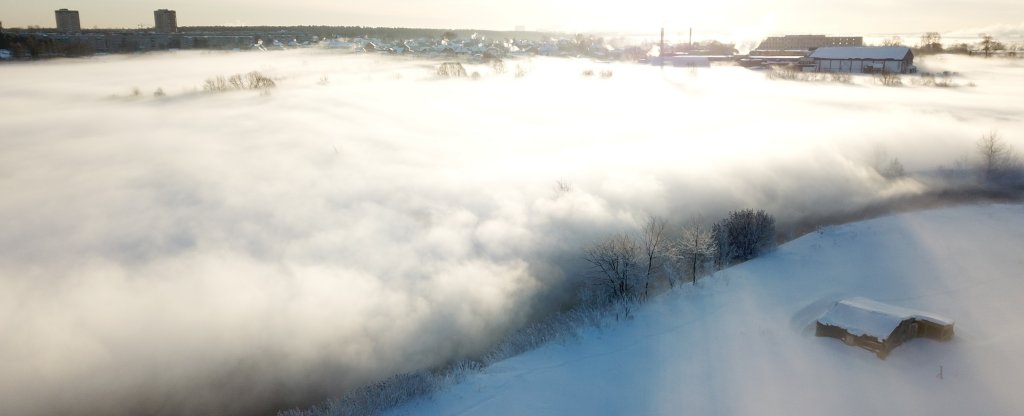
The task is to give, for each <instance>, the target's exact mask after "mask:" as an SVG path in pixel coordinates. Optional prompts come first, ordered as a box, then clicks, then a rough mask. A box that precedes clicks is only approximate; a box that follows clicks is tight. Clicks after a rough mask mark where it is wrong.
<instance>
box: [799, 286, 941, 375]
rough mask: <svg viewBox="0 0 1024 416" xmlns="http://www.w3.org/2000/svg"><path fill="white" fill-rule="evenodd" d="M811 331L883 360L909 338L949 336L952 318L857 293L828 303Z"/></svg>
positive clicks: (939, 338) (937, 338)
mask: <svg viewBox="0 0 1024 416" xmlns="http://www.w3.org/2000/svg"><path fill="white" fill-rule="evenodd" d="M815 335H817V336H819V337H832V338H837V339H840V340H842V341H843V342H845V343H846V344H847V345H852V346H857V347H861V348H864V349H866V350H868V351H871V352H874V353H875V354H876V355H878V358H881V359H883V360H884V359H885V357H886V356H888V355H889V352H891V351H892V349H893V348H896V347H898V346H899V345H900V344H902V343H904V342H906V341H907V340H909V339H911V338H916V337H924V338H931V339H935V340H939V341H946V340H948V339H951V338H953V320H951V319H948V318H944V317H941V316H938V315H935V314H932V313H927V312H922V311H916V310H913V309H907V308H902V307H899V306H893V305H888V304H884V303H881V302H876V301H873V300H870V299H865V298H859V297H858V298H850V299H844V300H840V301H838V302H836V303H835V304H834V305H832V308H830V309H829V310H828V312H825V314H824V315H822V316H821V318H818V321H817V328H816V330H815Z"/></svg>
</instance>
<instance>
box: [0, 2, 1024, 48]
mask: <svg viewBox="0 0 1024 416" xmlns="http://www.w3.org/2000/svg"><path fill="white" fill-rule="evenodd" d="M830 6H831V5H830ZM61 8H68V9H72V10H78V11H79V12H80V15H81V25H82V28H83V29H91V28H94V27H98V28H130V29H134V28H139V27H152V26H153V11H154V10H157V9H171V10H175V11H177V14H178V25H179V26H247V25H252V26H257V25H273V26H293V25H330V26H385V27H424V28H453V29H486V30H513V29H514V28H516V27H525V28H526V29H527V30H557V31H614V32H628V33H651V32H656V31H657V30H658V29H659V28H660V27H662V26H664V27H666V29H667V30H669V31H670V32H679V31H683V30H685V29H686V28H689V27H694V28H695V30H696V31H697V33H699V34H704V35H707V34H709V33H710V34H715V35H731V36H733V37H743V36H744V35H747V37H759V36H764V35H768V34H780V33H829V34H865V35H871V34H881V33H917V32H925V31H937V32H940V33H950V32H964V33H970V32H972V31H974V32H977V31H992V32H1000V31H1001V32H1004V33H1006V34H1009V36H1011V37H1020V38H1022V39H1024V3H1022V2H1020V1H1019V0H981V1H969V0H939V1H935V0H931V1H925V0H906V1H902V2H898V3H893V2H889V1H887V0H886V1H883V0H862V1H860V2H858V3H856V6H855V7H854V6H851V5H835V6H831V7H823V6H822V4H821V3H820V2H817V1H812V0H778V1H773V2H759V1H756V0H738V1H718V2H696V1H691V2H680V1H664V0H634V1H631V2H622V3H621V5H618V6H616V5H609V4H607V3H601V2H590V1H583V0H519V1H516V2H499V3H498V4H495V2H482V1H466V0H434V1H431V2H422V1H413V0H376V1H373V2H338V1H333V0H292V1H289V2H281V1H276V0H275V1H267V0H219V1H216V2H210V1H208V0H141V1H139V0H88V1H86V0H35V1H32V2H25V1H23V0H0V21H2V22H3V25H4V26H5V27H27V26H39V27H54V26H55V21H54V10H57V9H61ZM1011 40H1012V39H1011Z"/></svg>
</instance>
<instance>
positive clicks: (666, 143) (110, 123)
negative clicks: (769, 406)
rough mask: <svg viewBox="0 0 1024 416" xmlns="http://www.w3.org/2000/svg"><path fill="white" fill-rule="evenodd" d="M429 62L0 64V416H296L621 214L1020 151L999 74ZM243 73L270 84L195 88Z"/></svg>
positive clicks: (901, 189) (433, 360)
mask: <svg viewBox="0 0 1024 416" xmlns="http://www.w3.org/2000/svg"><path fill="white" fill-rule="evenodd" d="M438 63H439V62H427V61H417V60H410V59H403V58H392V57H386V56H380V55H344V54H337V53H333V52H331V51H322V50H305V51H285V52H272V53H206V52H195V53H192V52H175V53H165V54H148V55H141V56H108V57H97V58H91V59H80V60H52V61H44V62H35V63H13V64H3V65H0V195H2V198H0V218H2V219H3V226H2V227H0V375H2V376H0V414H21V415H44V414H71V415H75V414H114V415H117V414H123V415H128V414H168V415H176V414H213V413H216V414H229V415H230V414H242V413H253V412H272V411H273V410H274V409H278V408H280V407H283V406H292V405H298V404H306V403H310V402H311V401H316V400H319V399H323V398H326V397H327V396H329V395H331V394H336V393H338V392H339V391H341V390H342V389H344V388H346V387H350V386H352V385H355V384H359V383H363V382H366V381H368V380H372V379H375V378H377V377H381V376H386V375H389V374H393V373H396V372H401V371H409V370H413V369H417V368H421V367H424V366H430V365H436V364H438V363H441V362H444V361H445V360H447V359H450V358H452V357H457V356H465V355H469V354H474V353H479V352H480V351H481V350H483V349H485V348H487V346H488V345H489V344H490V343H491V342H493V341H494V340H495V338H496V337H497V336H500V335H501V334H502V333H504V332H505V331H507V330H509V329H511V328H514V327H516V326H518V325H521V324H523V323H524V322H525V321H526V320H528V319H531V318H533V317H535V314H536V313H538V312H539V313H542V312H545V311H549V310H550V309H551V308H555V307H557V306H558V305H560V304H562V302H565V301H566V300H570V299H572V298H573V293H572V291H573V290H574V289H573V282H574V279H576V278H578V277H579V275H580V268H579V257H580V253H581V250H582V249H583V248H584V247H585V246H586V245H587V244H589V243H590V242H592V241H594V240H595V239H597V238H599V237H601V236H604V235H607V234H609V233H612V232H615V231H621V230H627V229H632V228H633V227H635V226H636V225H637V223H639V222H641V221H642V220H643V219H644V217H646V216H647V215H659V216H663V217H666V218H668V219H669V220H670V221H673V222H677V223H681V222H683V221H685V220H686V219H688V218H689V217H690V216H691V215H694V214H698V213H700V214H703V215H704V216H705V217H709V218H710V219H715V218H717V217H719V216H721V215H722V214H723V213H725V212H726V211H727V210H731V209H739V208H747V207H750V208H764V209H766V210H768V211H769V212H771V213H774V214H775V215H776V216H777V217H778V218H779V220H780V221H781V222H783V223H785V222H787V221H796V220H799V219H801V218H804V217H806V216H813V215H819V216H828V215H839V214H843V213H846V212H850V211H856V210H858V209H860V208H862V207H863V206H865V205H867V204H873V203H878V202H879V201H883V200H885V199H886V198H890V197H897V196H906V195H913V194H915V193H920V192H924V191H925V190H926V188H927V186H928V185H926V184H925V183H924V182H921V181H919V180H918V179H914V178H913V177H912V178H910V179H904V180H897V181H889V180H886V179H884V178H882V177H881V176H880V175H879V174H878V173H877V172H876V171H875V170H873V169H872V168H871V164H872V158H873V155H874V154H875V153H876V152H877V151H878V150H879V149H882V150H883V151H884V152H886V153H887V154H888V155H889V156H890V157H898V158H899V160H900V161H901V162H902V163H903V164H904V166H905V167H906V168H907V170H908V171H909V172H911V173H915V172H928V171H933V170H935V169H936V168H938V167H939V166H947V167H952V166H955V165H956V164H957V163H958V162H961V163H962V162H964V161H965V160H967V159H969V158H973V157H974V152H975V141H976V140H977V139H978V138H979V137H980V136H981V135H982V134H986V133H989V132H992V131H997V132H998V133H999V135H1000V136H1001V137H1003V138H1004V139H1005V140H1006V141H1007V142H1009V143H1012V144H1014V145H1015V146H1016V147H1017V148H1018V149H1021V148H1022V146H1021V145H1022V144H1024V125H1022V123H1021V118H1022V115H1024V100H1021V98H1020V97H1022V96H1024V82H1022V78H1024V77H1022V76H1021V74H1022V73H1024V72H1022V69H1024V64H1022V61H1005V60H995V59H992V60H986V59H981V58H965V57H928V58H925V59H919V61H918V66H920V67H922V68H923V69H925V70H950V71H957V72H959V73H960V75H959V76H957V77H954V78H953V80H954V82H956V83H957V84H960V85H963V86H962V87H959V88H934V87H921V86H913V85H909V84H910V82H909V80H910V78H907V84H908V86H905V87H902V88H889V87H883V86H878V85H875V84H874V83H873V82H872V81H871V79H870V78H859V77H856V79H855V82H854V84H853V85H840V84H818V83H802V82H789V81H770V80H767V79H766V78H765V76H764V74H763V73H761V72H753V71H749V70H746V69H742V68H739V67H714V68H709V69H697V70H689V69H675V68H665V69H664V70H662V69H659V68H656V67H650V66H644V65H634V64H600V63H593V62H590V61H583V60H570V59H565V60H563V59H539V58H538V59H533V60H527V59H522V60H509V61H506V62H505V67H506V71H505V72H504V73H496V72H495V70H494V69H493V68H492V67H491V66H489V65H468V66H467V69H468V70H469V72H470V73H472V72H479V74H480V75H481V76H480V79H478V80H470V79H438V78H437V77H436V76H435V68H436V67H437V65H438ZM586 70H593V71H594V73H595V75H594V76H584V75H583V72H584V71H586ZM249 71H260V72H262V73H264V74H266V75H269V76H271V77H273V78H274V79H275V80H276V82H277V85H278V86H277V88H274V89H272V90H270V92H269V93H260V92H258V91H236V92H225V93H208V92H203V91H202V85H203V83H204V81H205V80H206V79H207V78H211V77H215V76H219V75H220V76H229V75H232V74H235V73H246V72H249ZM602 71H611V72H612V76H611V77H610V78H602V76H601V75H600V74H601V72H602ZM517 72H518V73H519V75H522V76H520V77H517V76H516V75H517ZM968 83H974V85H975V86H973V87H968V86H966V85H967V84H968ZM157 89H161V90H162V91H163V92H164V93H165V94H166V95H164V96H154V92H155V91H156V90H157ZM136 92H137V94H136ZM921 177H924V176H921Z"/></svg>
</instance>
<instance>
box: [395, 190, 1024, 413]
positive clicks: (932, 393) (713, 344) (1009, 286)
mask: <svg viewBox="0 0 1024 416" xmlns="http://www.w3.org/2000/svg"><path fill="white" fill-rule="evenodd" d="M1022 270H1024V206H1019V205H994V206H975V207H961V208H950V209H942V210H934V211H927V212H919V213H911V214H904V215H898V216H893V217H887V218H881V219H877V220H872V221H867V222H862V223H857V224H850V225H844V226H838V227H832V228H828V229H824V230H822V231H820V232H817V233H812V234H810V235H807V236H804V237H802V238H800V239H798V240H795V241H793V242H791V243H788V244H786V245H784V246H782V247H780V248H779V249H778V250H777V251H776V252H775V253H773V254H771V255H768V256H765V257H762V258H759V259H755V260H754V261H750V262H748V263H745V264H742V265H740V266H737V267H733V268H731V269H728V270H726V271H724V272H720V273H719V274H718V275H716V276H713V277H710V278H707V279H706V280H704V281H702V282H699V283H698V287H686V288H684V289H681V290H677V291H675V292H672V293H668V294H665V295H663V296H661V297H659V298H657V299H655V300H653V301H652V302H650V303H649V304H648V305H645V306H643V307H642V308H640V310H639V311H638V312H637V313H636V315H635V319H633V320H627V321H623V322H618V323H612V324H610V325H608V326H607V327H605V328H603V329H595V330H592V331H590V332H589V333H587V334H586V335H585V336H584V337H582V339H578V340H572V341H569V342H567V343H565V344H561V345H558V344H556V345H548V346H545V347H543V348H541V349H538V350H534V351H532V352H529V353H526V354H523V355H521V356H518V357H514V358H512V359H509V360H506V361H503V362H500V363H498V364H496V365H494V366H492V367H490V368H488V369H486V370H485V371H484V372H483V373H482V374H477V375H473V376H470V377H469V378H467V379H466V380H465V381H464V382H463V383H461V384H459V385H456V386H454V387H453V388H451V389H449V390H446V391H443V392H440V393H438V394H436V395H435V396H434V397H433V398H426V399H422V400H420V401H417V402H414V403H411V404H409V405H407V406H405V407H402V408H399V409H396V410H395V411H394V412H392V413H394V414H444V415H453V414H460V415H461V414H467V415H469V414H475V415H500V414H519V415H569V414H579V415H594V414H634V415H636V414H692V415H754V414H756V415H766V414H768V415H789V414H804V415H821V414H831V415H835V414H850V415H853V414H881V413H885V414H903V415H918V414H929V415H934V414H944V415H968V414H979V415H996V414H1019V412H1020V411H1021V409H1024V395H1022V394H1020V392H1019V386H1021V385H1024V355H1022V354H1021V352H1022V351H1024V326H1022V324H1024V302H1022V299H1024V275H1022ZM845 296H865V297H869V298H873V299H876V300H880V301H884V302H887V303H891V304H894V305H899V306H904V307H911V308H915V309H920V310H925V311H932V312H935V313H939V314H942V315H945V316H948V317H950V318H953V319H955V320H956V336H955V337H954V338H953V340H952V341H950V342H946V343H940V342H936V341H932V340H927V339H914V340H911V341H910V342H908V343H906V344H904V345H902V346H900V347H898V348H896V349H895V350H894V351H893V352H892V354H891V355H890V356H889V357H888V359H886V360H884V361H883V360H880V359H878V358H876V357H875V355H874V354H873V353H871V352H868V351H865V350H862V349H858V348H851V347H848V346H846V345H844V344H843V343H842V342H841V341H839V340H836V339H832V338H819V337H815V336H814V326H813V322H814V320H815V319H816V318H817V317H818V316H819V315H820V314H821V313H822V312H824V311H825V310H826V309H827V308H828V306H829V305H830V304H831V302H833V301H834V300H836V299H838V298H841V297H845ZM940 366H941V367H942V378H940V377H939V369H940Z"/></svg>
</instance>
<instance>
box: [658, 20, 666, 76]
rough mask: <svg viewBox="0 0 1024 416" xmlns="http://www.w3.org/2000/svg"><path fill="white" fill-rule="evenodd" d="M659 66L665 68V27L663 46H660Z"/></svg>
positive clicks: (662, 32) (662, 38) (662, 28)
mask: <svg viewBox="0 0 1024 416" xmlns="http://www.w3.org/2000/svg"><path fill="white" fill-rule="evenodd" d="M658 64H659V65H661V66H662V67H664V66H665V27H664V26H662V27H661V44H660V45H659V46H658Z"/></svg>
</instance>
